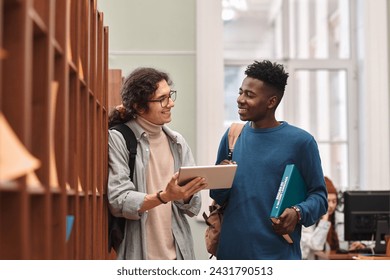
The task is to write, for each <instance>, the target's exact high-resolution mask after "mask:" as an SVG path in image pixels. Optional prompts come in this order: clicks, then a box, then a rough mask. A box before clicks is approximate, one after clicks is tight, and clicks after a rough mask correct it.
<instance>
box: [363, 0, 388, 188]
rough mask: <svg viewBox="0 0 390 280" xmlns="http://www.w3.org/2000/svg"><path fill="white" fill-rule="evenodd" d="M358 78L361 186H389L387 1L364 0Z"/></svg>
mask: <svg viewBox="0 0 390 280" xmlns="http://www.w3.org/2000/svg"><path fill="white" fill-rule="evenodd" d="M361 11H362V13H363V18H362V21H363V22H362V25H360V26H359V28H361V29H362V30H361V31H362V37H363V38H361V41H360V42H361V43H362V46H361V51H360V57H359V59H360V67H361V72H360V73H361V74H362V75H361V76H360V77H359V81H360V85H361V88H360V89H359V91H360V100H359V101H360V106H359V107H360V116H359V117H360V121H359V122H360V123H359V126H360V148H361V150H360V159H361V161H360V174H361V182H360V187H361V189H387V190H388V189H390V172H389V171H390V156H389V155H390V144H389V143H390V129H389V122H390V121H389V120H390V113H389V104H390V103H389V94H390V89H389V25H388V17H389V9H388V1H387V0H377V1H369V0H364V1H362V7H361Z"/></svg>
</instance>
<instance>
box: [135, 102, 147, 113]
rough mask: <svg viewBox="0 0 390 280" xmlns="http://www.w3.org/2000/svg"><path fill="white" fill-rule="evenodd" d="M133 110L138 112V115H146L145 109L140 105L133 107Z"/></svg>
mask: <svg viewBox="0 0 390 280" xmlns="http://www.w3.org/2000/svg"><path fill="white" fill-rule="evenodd" d="M133 110H134V111H135V112H137V115H142V114H143V113H145V109H143V108H141V107H140V106H138V104H134V105H133Z"/></svg>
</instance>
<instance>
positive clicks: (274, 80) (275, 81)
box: [245, 60, 288, 96]
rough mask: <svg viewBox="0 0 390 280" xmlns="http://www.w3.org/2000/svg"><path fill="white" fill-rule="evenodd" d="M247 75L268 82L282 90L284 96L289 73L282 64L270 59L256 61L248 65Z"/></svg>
mask: <svg viewBox="0 0 390 280" xmlns="http://www.w3.org/2000/svg"><path fill="white" fill-rule="evenodd" d="M245 75H247V76H248V77H250V78H253V79H257V80H260V81H263V82H265V83H267V84H268V85H269V86H272V87H274V88H275V89H277V90H278V91H280V93H281V95H282V96H283V93H284V89H285V87H286V85H287V78H288V73H287V72H286V71H285V70H284V67H283V65H282V64H277V63H275V62H274V63H272V62H271V61H269V60H263V61H261V62H259V61H256V60H255V62H253V63H252V64H250V65H248V67H247V68H246V70H245Z"/></svg>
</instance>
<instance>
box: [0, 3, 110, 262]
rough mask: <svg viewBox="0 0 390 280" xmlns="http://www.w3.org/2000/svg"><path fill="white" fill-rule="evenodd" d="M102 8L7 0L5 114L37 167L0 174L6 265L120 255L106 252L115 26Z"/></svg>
mask: <svg viewBox="0 0 390 280" xmlns="http://www.w3.org/2000/svg"><path fill="white" fill-rule="evenodd" d="M96 1H97V0H57V1H54V0H23V1H21V0H20V1H17V0H12V1H11V0H0V114H1V115H2V116H3V119H4V120H5V122H4V123H6V124H7V125H9V127H10V128H11V131H12V132H10V134H12V133H14V134H15V135H16V137H17V139H18V141H15V143H16V142H19V141H20V145H19V146H20V150H21V151H22V150H24V149H25V154H26V158H28V157H29V156H31V158H32V160H31V162H34V159H35V160H37V161H38V162H39V166H38V167H35V168H33V169H32V168H31V167H29V168H30V169H28V168H27V167H26V168H24V167H23V166H24V165H20V164H19V165H18V167H19V169H22V170H21V171H20V172H19V173H18V174H17V175H15V174H14V173H12V174H11V173H6V172H5V171H4V172H3V173H1V171H0V259H111V258H113V257H114V256H113V254H112V253H111V254H109V253H108V248H107V237H108V235H107V201H106V200H107V198H106V181H107V129H108V127H107V117H108V112H107V110H108V73H109V70H108V27H106V26H104V17H103V14H102V13H101V12H99V11H98V10H97V3H96ZM3 127H5V126H1V131H0V137H3V135H5V129H3ZM7 133H8V132H7ZM0 141H1V139H0ZM0 144H1V143H0ZM2 145H3V147H5V148H4V149H7V145H8V142H7V144H2ZM12 147H13V146H12ZM9 148H10V149H11V146H9ZM3 154H4V156H3V155H0V156H2V157H1V162H0V168H1V167H2V166H7V167H12V166H13V164H14V163H13V161H14V158H12V156H8V157H11V158H6V159H5V156H6V154H8V153H3ZM21 158H22V159H24V158H23V157H21ZM25 162H28V161H27V160H26V161H25ZM33 165H34V164H32V166H33ZM22 167H23V168H24V169H23V168H22ZM10 169H12V168H10ZM4 170H5V169H4ZM7 170H8V168H7ZM69 217H73V219H74V222H73V227H72V231H71V232H70V235H69V236H68V237H69V238H68V239H67V220H68V221H69V220H70V219H69Z"/></svg>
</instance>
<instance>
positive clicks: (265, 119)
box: [237, 77, 279, 128]
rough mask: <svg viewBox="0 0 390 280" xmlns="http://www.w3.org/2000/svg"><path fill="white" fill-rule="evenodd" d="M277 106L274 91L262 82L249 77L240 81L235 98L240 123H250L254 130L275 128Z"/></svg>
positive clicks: (276, 123)
mask: <svg viewBox="0 0 390 280" xmlns="http://www.w3.org/2000/svg"><path fill="white" fill-rule="evenodd" d="M277 104H278V99H277V96H276V94H275V90H274V89H273V88H272V87H270V86H268V85H267V84H265V83H264V82H263V81H260V80H258V79H254V78H250V77H246V78H245V79H244V80H243V81H242V85H241V87H240V91H239V96H238V98H237V105H238V114H239V115H240V119H241V120H242V121H252V126H253V127H254V128H267V127H274V126H277V125H279V123H278V122H277V121H276V119H275V109H276V107H277Z"/></svg>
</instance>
